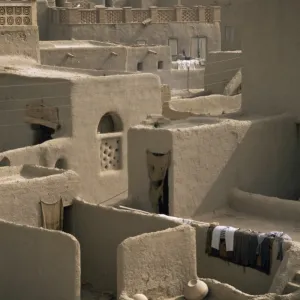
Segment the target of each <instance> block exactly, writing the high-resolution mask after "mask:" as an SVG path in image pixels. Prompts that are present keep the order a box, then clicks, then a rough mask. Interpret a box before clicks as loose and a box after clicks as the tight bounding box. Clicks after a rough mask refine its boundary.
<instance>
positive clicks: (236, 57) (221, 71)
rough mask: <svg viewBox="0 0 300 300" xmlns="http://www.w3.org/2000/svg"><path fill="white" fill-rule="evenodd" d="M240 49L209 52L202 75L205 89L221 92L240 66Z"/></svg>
mask: <svg viewBox="0 0 300 300" xmlns="http://www.w3.org/2000/svg"><path fill="white" fill-rule="evenodd" d="M241 57H242V51H213V52H209V54H208V57H207V61H206V65H205V75H204V85H205V90H206V91H211V92H212V93H213V94H223V93H224V88H225V87H226V85H227V83H228V82H229V81H230V80H231V79H232V77H233V76H234V75H235V74H236V73H237V72H238V70H239V69H240V68H241V67H242V61H241Z"/></svg>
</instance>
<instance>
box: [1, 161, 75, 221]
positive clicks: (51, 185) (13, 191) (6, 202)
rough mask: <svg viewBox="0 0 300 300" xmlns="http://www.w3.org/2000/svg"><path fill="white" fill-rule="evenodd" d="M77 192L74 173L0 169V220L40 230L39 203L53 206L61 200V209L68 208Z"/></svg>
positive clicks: (26, 167)
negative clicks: (62, 205) (62, 206)
mask: <svg viewBox="0 0 300 300" xmlns="http://www.w3.org/2000/svg"><path fill="white" fill-rule="evenodd" d="M35 169H37V170H36V171H35ZM39 169H41V170H44V174H42V173H41V172H42V171H40V172H39ZM52 171H55V172H52ZM78 192H79V177H78V175H77V174H76V173H75V172H73V171H59V170H53V169H52V170H51V169H50V170H49V169H47V168H42V167H31V166H23V167H3V168H0V203H1V210H0V218H1V219H3V220H6V221H10V222H15V223H18V224H24V225H31V226H37V227H39V226H42V216H41V206H40V201H41V200H43V201H45V202H47V203H55V202H57V201H58V200H59V199H60V197H61V198H62V200H63V204H64V206H68V205H70V204H71V203H72V201H73V199H74V197H76V196H77V194H78Z"/></svg>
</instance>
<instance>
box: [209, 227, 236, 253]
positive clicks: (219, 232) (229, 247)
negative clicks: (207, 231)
mask: <svg viewBox="0 0 300 300" xmlns="http://www.w3.org/2000/svg"><path fill="white" fill-rule="evenodd" d="M236 230H237V228H235V227H231V226H217V227H216V228H215V230H214V231H213V234H212V244H211V247H212V248H214V249H217V250H219V245H220V240H221V239H225V245H226V251H233V240H234V232H235V231H236Z"/></svg>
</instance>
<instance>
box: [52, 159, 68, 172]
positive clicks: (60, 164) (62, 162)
mask: <svg viewBox="0 0 300 300" xmlns="http://www.w3.org/2000/svg"><path fill="white" fill-rule="evenodd" d="M54 168H56V169H62V170H68V161H67V159H65V158H59V159H58V160H57V162H56V163H55V166H54Z"/></svg>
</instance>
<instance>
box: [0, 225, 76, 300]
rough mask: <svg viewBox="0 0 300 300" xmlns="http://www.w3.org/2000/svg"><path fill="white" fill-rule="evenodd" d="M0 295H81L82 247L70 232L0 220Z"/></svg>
mask: <svg viewBox="0 0 300 300" xmlns="http://www.w3.org/2000/svg"><path fill="white" fill-rule="evenodd" d="M0 235H1V241H2V245H1V249H0V257H1V258H0V261H1V270H0V278H1V286H0V298H1V299H31V300H40V299H45V300H53V299H74V300H79V299H80V248H79V243H78V242H77V241H76V239H75V238H74V237H72V236H70V235H68V234H65V233H62V232H57V231H47V230H43V229H38V228H33V227H28V226H20V225H15V224H12V223H7V222H4V221H2V220H1V221H0Z"/></svg>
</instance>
